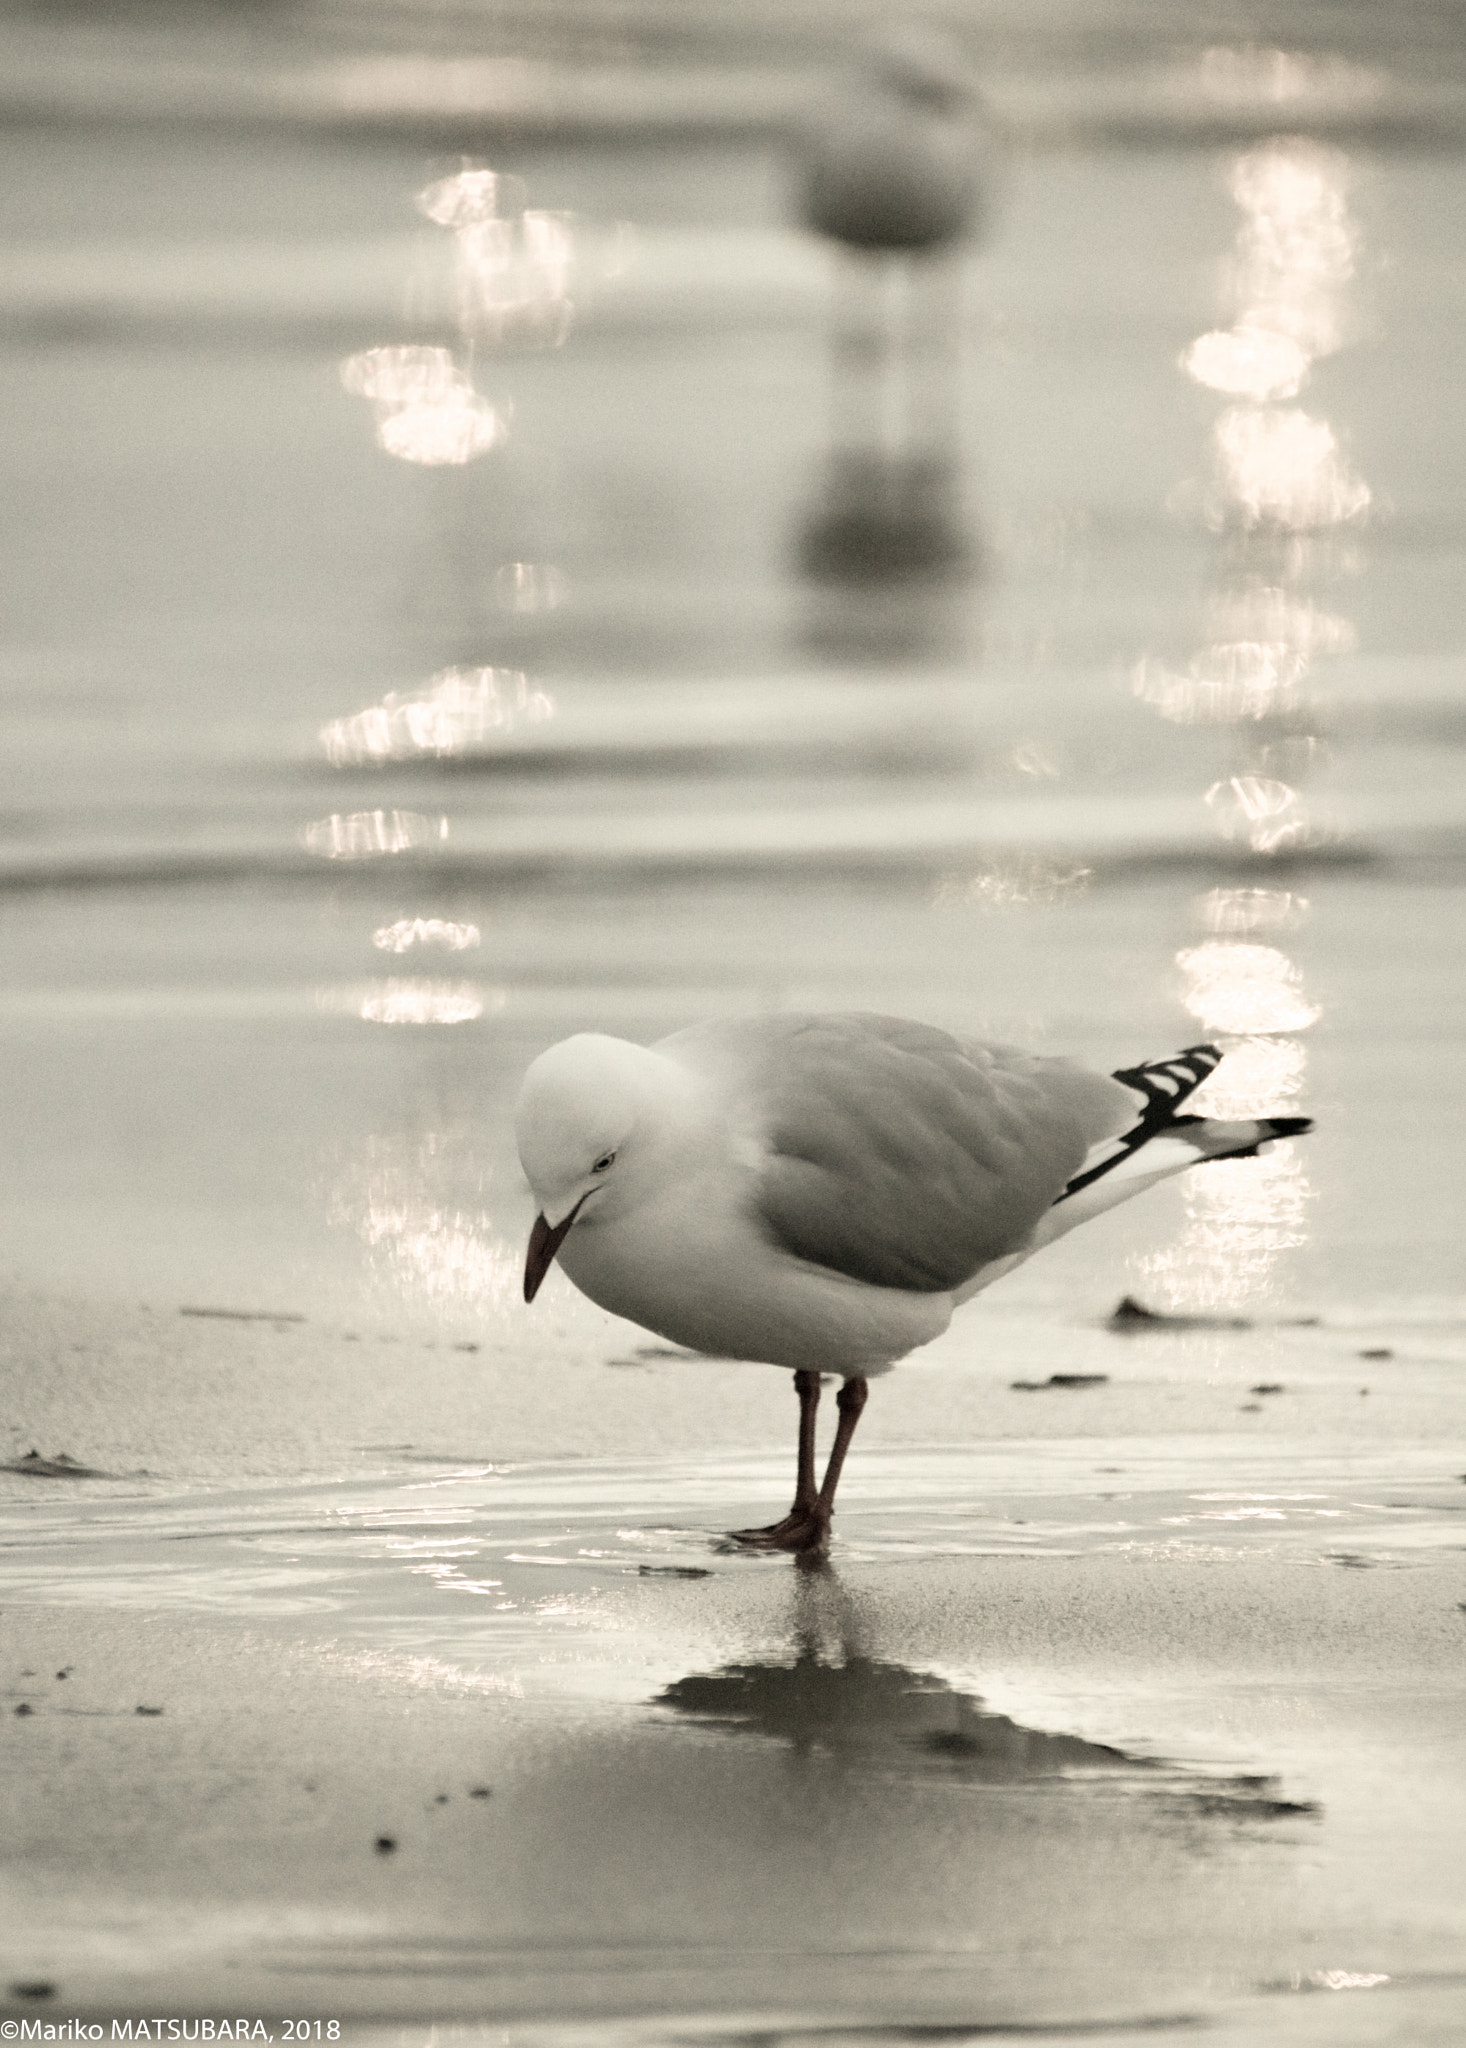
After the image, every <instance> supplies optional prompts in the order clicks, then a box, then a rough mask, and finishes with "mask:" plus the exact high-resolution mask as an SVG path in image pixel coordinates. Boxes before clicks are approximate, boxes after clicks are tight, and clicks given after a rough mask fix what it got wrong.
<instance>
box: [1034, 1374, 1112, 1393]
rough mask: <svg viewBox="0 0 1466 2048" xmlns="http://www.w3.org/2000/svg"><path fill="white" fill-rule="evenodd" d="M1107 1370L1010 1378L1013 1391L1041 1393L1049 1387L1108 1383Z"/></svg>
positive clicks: (1087, 1385)
mask: <svg viewBox="0 0 1466 2048" xmlns="http://www.w3.org/2000/svg"><path fill="white" fill-rule="evenodd" d="M1109 1378H1110V1376H1109V1374H1108V1373H1107V1372H1051V1373H1050V1374H1049V1376H1048V1378H1047V1379H1046V1380H1010V1381H1009V1385H1010V1386H1011V1387H1012V1388H1013V1390H1014V1392H1015V1393H1019V1394H1042V1393H1046V1392H1047V1391H1048V1389H1049V1388H1050V1387H1103V1386H1106V1385H1108V1383H1109Z"/></svg>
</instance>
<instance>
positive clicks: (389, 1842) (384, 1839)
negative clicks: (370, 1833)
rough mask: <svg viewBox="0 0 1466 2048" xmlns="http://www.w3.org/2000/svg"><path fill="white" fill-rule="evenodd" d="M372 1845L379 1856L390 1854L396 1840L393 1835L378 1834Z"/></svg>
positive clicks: (395, 1845)
mask: <svg viewBox="0 0 1466 2048" xmlns="http://www.w3.org/2000/svg"><path fill="white" fill-rule="evenodd" d="M372 1847H373V1848H374V1849H375V1850H376V1852H377V1854H378V1855H379V1856H390V1855H391V1854H392V1851H393V1850H394V1849H395V1848H396V1847H397V1842H396V1839H395V1837H394V1836H392V1835H378V1836H377V1839H376V1841H375V1842H373V1844H372Z"/></svg>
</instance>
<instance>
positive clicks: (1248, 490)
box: [1212, 405, 1373, 532]
mask: <svg viewBox="0 0 1466 2048" xmlns="http://www.w3.org/2000/svg"><path fill="white" fill-rule="evenodd" d="M1212 442H1213V446H1214V448H1215V450H1216V455H1217V461H1218V466H1219V468H1220V471H1221V476H1222V483H1223V486H1224V488H1225V490H1226V492H1227V495H1228V497H1229V499H1230V500H1231V502H1232V504H1233V505H1234V506H1235V507H1236V509H1237V510H1238V511H1239V512H1240V513H1241V515H1242V519H1243V522H1244V523H1245V524H1246V525H1248V526H1264V525H1267V526H1282V527H1286V528H1288V529H1289V530H1290V531H1291V532H1303V531H1306V530H1308V529H1310V528H1313V527H1319V526H1337V525H1340V524H1341V523H1342V522H1343V521H1345V520H1348V519H1357V518H1358V517H1359V515H1360V513H1362V512H1363V511H1365V510H1366V509H1367V507H1368V505H1369V503H1370V499H1371V497H1372V495H1373V494H1372V493H1371V491H1370V488H1369V485H1368V484H1367V483H1365V482H1364V481H1363V479H1362V478H1360V477H1356V476H1355V475H1353V473H1352V472H1351V471H1350V469H1349V466H1348V464H1347V463H1346V462H1345V461H1344V458H1343V455H1342V454H1341V452H1340V449H1339V444H1338V440H1337V438H1336V437H1335V434H1334V430H1333V428H1332V427H1331V426H1330V425H1329V424H1328V422H1327V420H1319V419H1314V418H1313V417H1312V415H1311V414H1309V413H1306V412H1299V411H1297V410H1296V409H1289V410H1287V411H1283V412H1276V411H1266V410H1262V409H1259V408H1257V407H1254V406H1243V405H1237V406H1233V407H1231V408H1230V410H1229V411H1227V412H1224V413H1223V414H1222V416H1221V418H1220V419H1219V420H1218V421H1217V423H1216V426H1215V427H1214V428H1213V429H1212Z"/></svg>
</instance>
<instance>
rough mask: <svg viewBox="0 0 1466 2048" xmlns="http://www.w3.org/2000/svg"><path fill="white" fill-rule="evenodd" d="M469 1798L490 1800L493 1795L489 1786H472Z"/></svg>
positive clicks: (469, 1790) (469, 1789)
mask: <svg viewBox="0 0 1466 2048" xmlns="http://www.w3.org/2000/svg"><path fill="white" fill-rule="evenodd" d="M468 1796H469V1798H470V1799H489V1798H491V1797H492V1796H493V1795H492V1794H491V1793H490V1791H489V1788H488V1786H487V1785H470V1787H469V1788H468Z"/></svg>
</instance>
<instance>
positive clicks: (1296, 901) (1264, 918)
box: [1196, 889, 1308, 934]
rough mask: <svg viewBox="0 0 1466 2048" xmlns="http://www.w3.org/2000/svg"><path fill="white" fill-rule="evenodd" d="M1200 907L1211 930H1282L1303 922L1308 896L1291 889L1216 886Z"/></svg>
mask: <svg viewBox="0 0 1466 2048" xmlns="http://www.w3.org/2000/svg"><path fill="white" fill-rule="evenodd" d="M1196 908H1197V911H1198V913H1199V915H1200V918H1201V922H1202V923H1203V924H1204V925H1205V926H1206V928H1207V930H1208V931H1209V932H1226V933H1233V934H1235V933H1238V932H1255V931H1282V930H1287V929H1289V928H1290V927H1291V926H1293V925H1297V924H1301V923H1302V921H1303V919H1304V918H1305V917H1306V916H1307V914H1308V898H1307V897H1306V896H1295V895H1294V893H1293V892H1292V890H1291V889H1213V890H1211V891H1210V892H1209V893H1208V894H1207V895H1205V896H1203V897H1202V898H1201V899H1200V900H1199V902H1198V903H1197V905H1196Z"/></svg>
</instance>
